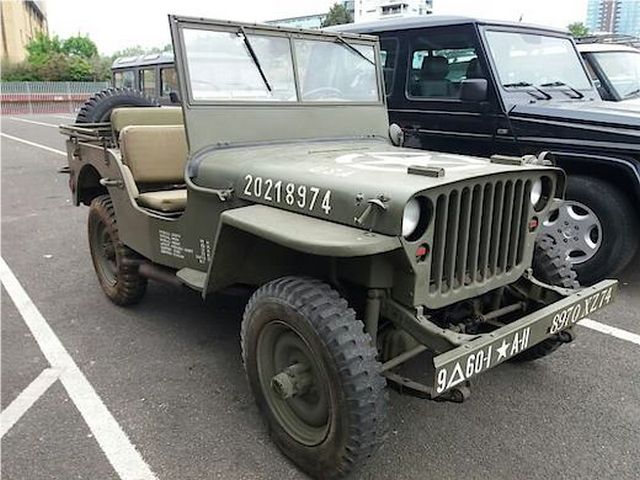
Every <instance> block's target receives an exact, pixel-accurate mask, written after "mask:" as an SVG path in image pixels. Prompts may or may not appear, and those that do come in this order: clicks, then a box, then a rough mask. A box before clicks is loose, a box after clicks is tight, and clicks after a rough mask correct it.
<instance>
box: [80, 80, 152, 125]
mask: <svg viewBox="0 0 640 480" xmlns="http://www.w3.org/2000/svg"><path fill="white" fill-rule="evenodd" d="M133 106H135V107H159V106H160V102H158V100H156V99H153V98H150V97H147V96H145V95H144V94H142V93H141V92H138V91H137V90H133V89H131V88H116V87H110V88H106V89H104V90H101V91H100V92H97V93H95V94H93V95H92V96H91V97H89V99H88V100H87V101H86V102H85V103H84V105H83V106H82V107H80V110H79V111H78V115H77V116H76V123H99V122H104V121H108V120H107V119H106V117H107V116H108V115H109V114H110V113H111V110H113V109H114V108H118V107H133Z"/></svg>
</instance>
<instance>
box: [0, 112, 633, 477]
mask: <svg viewBox="0 0 640 480" xmlns="http://www.w3.org/2000/svg"><path fill="white" fill-rule="evenodd" d="M70 118H71V116H70V115H60V116H58V115H38V116H35V115H34V116H21V117H10V116H4V117H2V128H1V130H2V137H1V141H2V193H1V208H2V259H3V260H4V262H6V268H5V266H4V264H2V263H1V262H0V273H1V274H2V276H1V279H2V283H3V290H2V343H1V347H2V351H1V358H0V360H1V373H2V385H1V387H2V390H1V395H0V403H1V406H2V424H3V425H2V427H3V428H2V464H1V472H0V473H1V476H2V478H3V479H5V480H12V479H15V480H18V479H20V480H21V479H29V480H37V479H111V478H114V479H117V478H126V479H129V478H130V479H136V478H137V479H143V478H144V479H153V478H157V479H216V478H224V479H278V480H280V479H296V478H303V477H302V475H301V474H300V473H299V472H298V471H297V470H296V469H295V467H293V466H292V465H291V464H290V463H288V462H287V461H286V460H285V459H284V458H283V457H282V456H281V455H280V454H279V452H278V451H277V449H276V448H275V447H274V446H273V445H272V444H271V442H270V441H269V438H268V434H267V432H266V430H265V428H264V427H263V424H262V422H261V419H260V417H259V416H258V413H257V410H256V408H255V406H254V403H253V399H252V397H251V394H250V392H249V389H248V386H247V384H246V383H245V379H244V374H243V370H242V365H241V360H240V348H239V325H240V324H239V318H240V315H241V312H242V309H243V301H244V298H243V297H242V296H218V297H216V298H215V299H213V300H212V301H209V302H207V303H203V302H202V301H201V300H200V298H199V296H198V295H196V294H193V293H190V292H188V291H182V290H177V289H175V288H172V287H169V286H164V285H159V284H154V283H152V284H150V288H149V290H148V293H147V295H146V297H145V299H144V300H143V301H142V303H140V304H139V305H137V306H135V307H133V308H129V309H123V308H119V307H116V306H114V305H113V304H111V303H110V302H109V301H108V300H107V299H106V297H105V296H104V295H103V294H102V292H101V290H100V288H99V286H98V282H97V280H96V277H95V275H94V273H93V269H92V265H91V261H90V258H89V252H88V245H87V239H86V214H87V209H86V208H76V207H73V206H72V205H71V202H70V200H69V192H68V188H67V178H66V176H64V175H59V174H57V173H56V170H57V168H58V167H60V166H62V165H63V164H64V163H65V162H66V158H65V156H64V155H63V154H61V153H60V152H62V151H64V143H63V137H62V136H61V135H60V134H59V133H58V131H57V128H56V126H57V125H58V124H60V123H64V122H65V121H68V120H69V119H70ZM43 147H44V148H43ZM621 214H622V212H621ZM638 265H640V260H638V259H637V260H636V262H634V266H632V268H630V270H629V271H628V272H626V273H624V274H623V276H622V278H621V292H620V295H619V298H618V301H617V303H616V304H615V305H613V306H612V307H609V308H608V309H606V310H605V311H603V312H601V313H599V314H597V315H594V316H593V317H592V319H593V320H595V321H597V322H600V323H601V324H605V325H609V326H612V327H616V328H618V329H622V330H624V331H625V332H629V333H630V335H627V336H626V338H618V337H615V336H613V335H610V334H607V333H602V332H599V331H594V330H592V329H590V328H585V327H584V326H578V327H577V330H578V332H577V333H578V338H577V341H575V342H573V343H571V344H569V345H567V346H565V347H563V348H562V349H561V350H559V351H558V352H557V353H556V354H554V355H552V356H550V357H548V358H546V359H544V360H542V361H539V362H535V363H532V364H528V365H515V364H505V365H502V366H499V367H498V368H496V369H494V370H492V371H490V372H488V373H487V374H485V375H483V376H481V377H480V378H479V379H477V380H475V381H474V382H473V384H472V395H471V398H470V399H469V400H468V401H467V402H465V403H463V404H451V403H435V402H426V401H423V400H419V399H415V398H410V397H406V396H400V395H398V394H396V393H395V392H391V393H390V398H391V402H390V428H391V433H390V436H389V438H388V440H387V442H386V444H385V446H384V447H383V449H382V450H381V451H380V452H379V453H378V455H377V456H376V457H375V458H374V459H372V461H370V463H369V464H368V466H367V467H366V469H364V470H361V471H359V472H358V473H357V474H356V475H355V476H354V477H355V478H366V479H422V478H434V479H461V478H464V479H488V478H491V479H516V478H517V479H524V478H526V479H548V478H568V479H570V478H576V479H578V478H579V479H596V478H598V479H600V478H617V479H631V478H638V472H640V374H639V373H638V372H639V371H640V344H639V343H638V340H637V339H638V338H640V337H638V335H639V334H640V318H638V311H639V310H640V271H639V269H638ZM13 275H15V280H16V281H13V280H12V278H13ZM16 285H17V286H16ZM21 288H23V289H24V291H22V290H21ZM10 290H11V291H10ZM16 292H17V293H16ZM20 292H22V293H23V294H24V295H22V296H20ZM9 293H12V297H14V298H10V296H9ZM16 299H17V300H16ZM34 307H37V309H36V308H34ZM48 327H50V330H48ZM633 335H635V337H634V336H633ZM43 372H44V373H43ZM21 405H22V414H21V415H16V414H15V413H14V412H16V411H18V410H20V407H21ZM7 412H8V413H7ZM12 415H13V418H14V419H15V423H14V424H12V426H11V428H9V429H8V430H7V429H6V425H7V424H6V423H5V420H6V419H7V418H9V417H11V416H12Z"/></svg>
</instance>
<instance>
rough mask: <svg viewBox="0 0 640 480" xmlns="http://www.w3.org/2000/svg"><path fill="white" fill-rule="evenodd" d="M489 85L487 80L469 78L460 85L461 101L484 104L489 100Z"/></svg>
mask: <svg viewBox="0 0 640 480" xmlns="http://www.w3.org/2000/svg"><path fill="white" fill-rule="evenodd" d="M488 91H489V84H488V82H487V79H486V78H469V79H467V80H463V81H462V82H461V83H460V100H464V101H466V102H482V101H484V100H486V99H487V93H488Z"/></svg>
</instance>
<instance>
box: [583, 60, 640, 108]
mask: <svg viewBox="0 0 640 480" xmlns="http://www.w3.org/2000/svg"><path fill="white" fill-rule="evenodd" d="M612 53H618V54H619V53H623V54H630V55H637V56H638V58H639V59H640V51H638V50H603V51H599V52H597V51H596V52H588V53H585V54H584V55H588V57H589V61H590V63H591V65H592V67H593V69H594V71H595V73H596V75H597V76H598V79H599V80H600V82H602V83H604V86H605V88H606V89H607V90H609V92H611V95H613V97H614V98H615V99H616V100H617V101H623V100H635V99H638V98H640V93H638V94H636V95H632V96H630V97H626V96H624V95H622V93H621V92H620V91H619V90H618V89H617V88H616V86H615V84H614V83H613V82H612V81H611V77H610V76H609V72H607V70H606V69H605V68H604V67H603V66H602V63H601V62H600V59H599V58H598V57H599V56H604V55H608V54H612ZM638 80H639V82H638V83H639V84H640V78H639V79H638Z"/></svg>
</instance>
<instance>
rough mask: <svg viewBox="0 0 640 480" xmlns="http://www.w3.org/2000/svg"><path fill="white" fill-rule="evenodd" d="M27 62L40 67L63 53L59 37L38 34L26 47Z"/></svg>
mask: <svg viewBox="0 0 640 480" xmlns="http://www.w3.org/2000/svg"><path fill="white" fill-rule="evenodd" d="M26 49H27V62H28V63H30V64H32V65H39V64H42V63H44V62H45V61H47V59H48V58H49V57H50V56H52V55H54V54H56V53H62V42H61V41H60V39H59V38H58V36H57V35H55V36H53V37H50V36H49V35H46V34H44V33H42V32H40V33H38V34H37V35H36V36H35V38H33V39H32V40H31V41H30V42H29V43H28V44H27V46H26Z"/></svg>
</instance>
